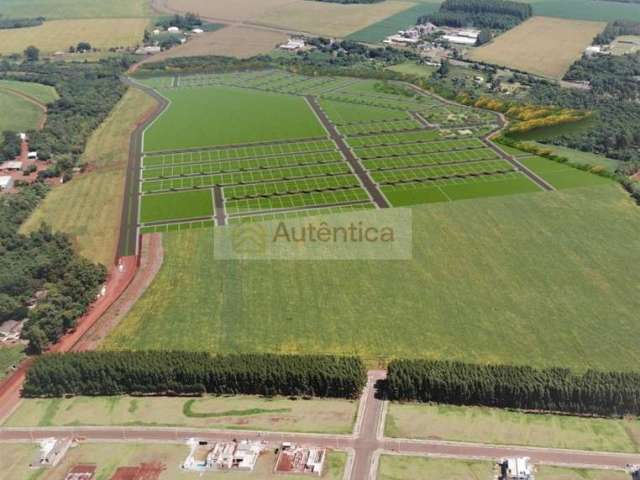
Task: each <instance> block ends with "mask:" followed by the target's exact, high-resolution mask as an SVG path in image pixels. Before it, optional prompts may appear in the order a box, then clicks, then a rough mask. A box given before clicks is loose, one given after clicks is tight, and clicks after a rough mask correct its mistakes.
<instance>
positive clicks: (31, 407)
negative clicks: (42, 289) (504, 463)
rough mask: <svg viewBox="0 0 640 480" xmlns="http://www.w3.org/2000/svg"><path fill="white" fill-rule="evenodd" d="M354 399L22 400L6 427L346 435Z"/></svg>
mask: <svg viewBox="0 0 640 480" xmlns="http://www.w3.org/2000/svg"><path fill="white" fill-rule="evenodd" d="M0 352H1V350H0ZM357 405H358V404H357V402H355V401H349V400H333V399H331V400H329V399H314V400H290V399H287V398H281V397H275V398H261V397H257V396H233V397H225V396H223V397H201V398H192V399H187V398H179V397H167V398H162V397H74V398H67V399H59V398H58V399H29V400H24V401H23V402H22V403H21V404H20V407H19V408H18V410H17V411H16V412H15V413H14V414H13V415H12V416H11V417H10V418H9V419H8V420H7V422H6V423H5V425H6V426H14V427H30V426H42V427H45V426H46V427H50V426H73V425H76V426H77V425H139V426H183V427H195V428H233V429H246V430H270V431H280V432H316V433H350V432H351V430H352V428H353V421H354V418H355V413H356V409H357Z"/></svg>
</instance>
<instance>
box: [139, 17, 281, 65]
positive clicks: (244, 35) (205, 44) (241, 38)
mask: <svg viewBox="0 0 640 480" xmlns="http://www.w3.org/2000/svg"><path fill="white" fill-rule="evenodd" d="M286 41H287V35H285V34H284V33H280V32H274V31H270V30H263V29H259V28H251V27H242V26H238V25H231V26H228V27H226V28H222V29H220V30H217V31H215V32H205V33H203V34H201V35H198V36H197V37H194V38H193V39H192V40H190V41H189V42H187V43H186V44H184V45H180V46H178V47H176V48H172V49H170V50H166V51H164V52H161V53H159V54H157V55H154V56H153V57H152V58H151V59H150V61H152V62H159V61H162V60H166V59H167V58H175V57H196V56H199V55H223V56H227V57H237V58H248V57H252V56H254V55H258V54H261V53H267V52H269V51H271V50H273V49H274V48H275V47H276V46H277V45H279V44H281V43H285V42H286Z"/></svg>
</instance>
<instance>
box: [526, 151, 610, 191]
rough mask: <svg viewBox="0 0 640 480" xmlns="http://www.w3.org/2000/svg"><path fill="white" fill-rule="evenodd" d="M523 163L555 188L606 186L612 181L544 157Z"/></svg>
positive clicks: (529, 159) (533, 158)
mask: <svg viewBox="0 0 640 480" xmlns="http://www.w3.org/2000/svg"><path fill="white" fill-rule="evenodd" d="M521 162H522V163H523V164H524V165H525V166H527V167H528V168H530V169H531V170H532V171H533V172H535V173H537V174H538V175H540V176H541V177H542V178H544V179H545V180H546V181H547V182H549V183H550V184H551V185H553V186H554V187H555V188H575V187H584V186H590V185H606V184H609V183H611V182H612V180H610V179H608V178H604V177H600V176H597V175H592V174H590V173H587V172H583V171H582V170H577V169H575V168H573V167H571V166H569V165H566V164H563V163H558V162H554V161H553V160H549V159H548V158H544V157H530V158H524V159H522V160H521Z"/></svg>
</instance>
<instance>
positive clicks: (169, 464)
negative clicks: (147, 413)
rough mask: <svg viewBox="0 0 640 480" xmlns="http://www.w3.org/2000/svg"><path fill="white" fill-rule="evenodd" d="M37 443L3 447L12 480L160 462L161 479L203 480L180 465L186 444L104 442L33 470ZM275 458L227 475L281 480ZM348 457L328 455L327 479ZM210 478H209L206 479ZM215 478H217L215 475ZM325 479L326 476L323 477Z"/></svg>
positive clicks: (3, 464)
mask: <svg viewBox="0 0 640 480" xmlns="http://www.w3.org/2000/svg"><path fill="white" fill-rule="evenodd" d="M37 448H38V447H37V446H36V445H35V444H3V445H2V456H0V471H2V472H3V474H5V473H6V474H7V477H6V478H10V479H12V480H14V479H15V480H36V479H44V478H46V479H47V480H63V479H64V478H65V474H66V473H67V471H68V470H69V469H70V468H71V467H72V466H74V465H78V464H87V463H88V464H93V465H96V466H97V470H96V477H95V478H97V479H109V478H111V477H112V475H113V474H114V472H115V471H116V469H117V468H118V467H122V466H137V465H139V464H141V463H158V462H159V463H160V464H161V465H163V466H164V468H165V469H164V471H163V472H162V473H161V474H160V477H159V480H199V479H201V478H203V477H202V475H201V474H200V473H186V472H184V471H183V470H181V469H180V464H181V463H182V462H183V461H184V460H185V458H186V457H187V455H188V454H189V449H188V447H187V446H186V445H163V444H158V443H155V444H148V443H147V444H137V443H113V444H109V443H100V444H90V443H89V444H82V445H80V446H79V447H76V448H72V449H71V450H69V452H68V453H67V455H66V456H65V457H64V459H63V460H62V461H61V462H60V464H58V465H57V466H56V467H55V468H52V469H49V470H46V471H45V470H32V469H31V468H29V463H30V462H31V461H32V460H33V458H34V457H35V456H36V454H37ZM274 463H275V455H274V454H273V450H267V451H266V452H264V453H263V454H262V455H261V456H260V459H259V460H258V464H257V465H256V469H255V470H254V471H253V472H233V473H230V474H228V475H224V477H225V478H226V479H230V480H251V479H258V478H259V479H260V480H277V479H280V478H282V475H275V474H274V473H273V465H274ZM345 463H346V454H344V453H342V452H330V453H329V454H328V455H327V472H326V474H325V475H326V479H327V480H339V479H341V478H342V474H343V471H344V466H345ZM205 478H206V477H205ZM211 478H216V476H215V475H212V476H211ZM286 478H287V479H291V480H304V479H306V478H308V476H297V475H296V476H289V475H287V477H286ZM323 478H325V477H323Z"/></svg>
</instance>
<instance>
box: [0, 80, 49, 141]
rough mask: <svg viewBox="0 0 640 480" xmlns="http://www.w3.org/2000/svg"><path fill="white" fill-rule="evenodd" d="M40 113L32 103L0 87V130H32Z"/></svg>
mask: <svg viewBox="0 0 640 480" xmlns="http://www.w3.org/2000/svg"><path fill="white" fill-rule="evenodd" d="M42 114H43V113H42V110H40V109H39V108H38V107H37V106H36V105H34V104H33V103H31V102H29V101H28V100H25V99H24V98H21V97H19V96H18V95H14V94H13V93H11V92H8V91H6V90H3V89H2V88H0V132H3V131H5V130H13V131H16V132H18V131H24V130H32V129H34V128H36V127H37V126H38V123H39V121H40V118H41V116H42Z"/></svg>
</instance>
